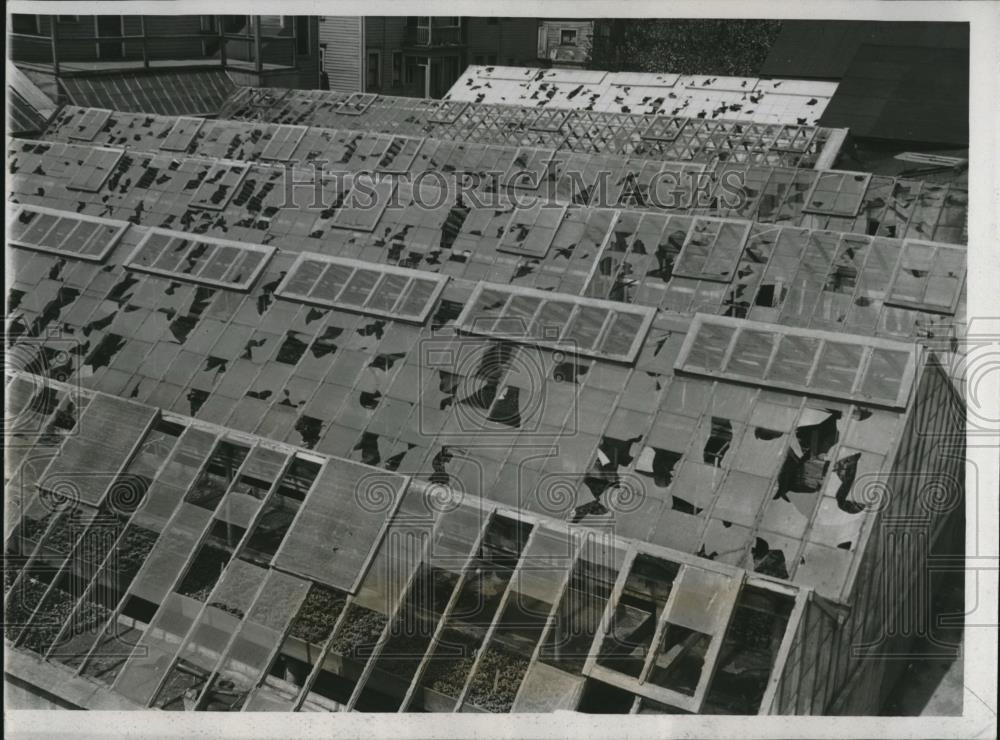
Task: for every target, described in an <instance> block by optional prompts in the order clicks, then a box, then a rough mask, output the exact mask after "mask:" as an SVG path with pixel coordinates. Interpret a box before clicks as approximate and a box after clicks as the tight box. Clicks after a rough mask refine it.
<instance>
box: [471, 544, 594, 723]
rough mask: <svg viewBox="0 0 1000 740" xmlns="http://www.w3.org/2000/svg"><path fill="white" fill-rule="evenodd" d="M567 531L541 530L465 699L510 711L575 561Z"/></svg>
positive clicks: (495, 709)
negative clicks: (573, 560) (563, 583)
mask: <svg viewBox="0 0 1000 740" xmlns="http://www.w3.org/2000/svg"><path fill="white" fill-rule="evenodd" d="M573 547H574V543H573V541H572V538H571V537H570V536H569V535H568V534H566V533H556V532H551V531H548V530H541V531H539V532H537V533H536V534H535V536H534V538H533V539H532V540H531V543H530V544H529V545H528V549H527V550H526V551H525V553H524V556H523V560H524V562H523V563H522V565H521V568H520V570H518V572H517V573H516V574H515V576H514V579H513V580H512V581H511V584H510V596H509V597H508V599H507V604H506V606H505V607H504V611H503V614H502V615H501V617H500V620H499V622H498V623H497V627H496V629H495V630H494V632H493V637H492V639H491V640H490V642H489V643H488V645H487V647H486V650H485V652H484V653H483V657H482V659H481V660H480V663H479V667H478V668H477V669H476V673H475V675H474V676H473V677H472V680H471V682H470V684H469V692H468V695H467V696H466V703H467V704H471V705H473V706H475V707H478V708H480V709H485V710H487V711H491V712H509V711H510V709H511V707H512V706H513V703H514V697H515V696H516V695H517V691H518V689H519V688H520V686H521V681H522V680H523V679H524V674H525V672H526V671H527V670H528V660H529V658H530V656H531V655H532V654H533V652H534V650H535V645H536V644H537V643H538V640H539V639H540V638H541V636H542V630H543V629H544V628H545V622H546V620H547V619H548V615H549V613H550V612H551V611H552V607H553V605H554V602H555V599H556V598H557V596H558V594H559V588H560V585H561V584H562V582H563V580H564V579H565V577H566V571H567V569H568V568H569V567H570V564H571V562H572V553H573Z"/></svg>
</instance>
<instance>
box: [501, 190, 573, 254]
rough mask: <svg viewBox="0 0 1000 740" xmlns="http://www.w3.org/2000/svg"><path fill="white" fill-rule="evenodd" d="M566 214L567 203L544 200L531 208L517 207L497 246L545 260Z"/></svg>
mask: <svg viewBox="0 0 1000 740" xmlns="http://www.w3.org/2000/svg"><path fill="white" fill-rule="evenodd" d="M565 214H566V206H556V205H553V204H549V203H546V202H545V201H541V200H539V201H536V202H535V203H533V204H532V205H531V206H529V207H528V208H519V209H516V210H515V211H514V212H513V213H512V214H511V216H510V220H509V221H508V222H507V225H506V226H505V227H504V230H503V234H501V236H500V242H499V244H498V245H497V249H498V250H499V251H501V252H509V253H511V254H521V255H525V256H527V257H535V258H537V259H542V258H543V257H545V255H546V253H547V252H548V251H549V247H550V246H551V244H552V240H553V239H554V238H555V235H556V229H558V228H559V224H561V223H562V220H563V216H564V215H565Z"/></svg>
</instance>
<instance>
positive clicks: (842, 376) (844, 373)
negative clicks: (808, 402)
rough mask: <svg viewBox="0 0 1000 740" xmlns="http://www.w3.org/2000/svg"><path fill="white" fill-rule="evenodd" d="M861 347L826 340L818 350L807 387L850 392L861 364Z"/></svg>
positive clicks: (818, 389)
mask: <svg viewBox="0 0 1000 740" xmlns="http://www.w3.org/2000/svg"><path fill="white" fill-rule="evenodd" d="M862 351H863V347H860V346H858V345H852V344H843V343H841V342H830V341H827V342H825V343H824V345H823V350H822V351H821V352H820V356H819V361H818V363H817V364H816V372H815V373H814V375H813V378H812V381H811V382H810V383H809V387H810V388H813V389H815V390H817V391H821V392H822V391H836V392H839V393H850V392H851V389H852V388H853V387H854V379H855V378H856V377H857V374H858V367H859V366H860V365H861V355H862Z"/></svg>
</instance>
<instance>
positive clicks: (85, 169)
mask: <svg viewBox="0 0 1000 740" xmlns="http://www.w3.org/2000/svg"><path fill="white" fill-rule="evenodd" d="M124 154H125V151H124V150H123V149H109V148H107V147H94V148H93V149H90V150H88V151H87V155H86V156H85V157H84V159H83V162H82V163H81V164H80V165H79V166H78V167H77V168H76V171H75V172H74V173H73V177H72V178H70V181H69V183H67V185H66V187H67V188H69V189H70V190H83V191H84V192H87V193H96V192H97V191H98V190H100V189H101V188H102V187H104V181H105V180H107V179H108V175H110V174H111V170H113V169H114V168H115V167H116V166H117V165H118V162H119V161H121V158H122V156H123V155H124Z"/></svg>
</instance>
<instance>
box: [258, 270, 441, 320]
mask: <svg viewBox="0 0 1000 740" xmlns="http://www.w3.org/2000/svg"><path fill="white" fill-rule="evenodd" d="M447 282H448V276H447V275H437V274H434V273H429V272H424V271H422V270H411V269H409V268H406V267H395V266H392V265H376V264H372V263H370V262H363V261H360V260H352V259H347V258H341V257H327V256H326V255H321V254H316V253H314V252H303V253H302V254H300V255H299V256H298V257H297V258H296V260H295V263H294V264H293V265H292V267H291V269H289V270H288V274H287V275H286V276H285V278H284V280H282V282H281V284H280V285H279V286H278V288H277V289H276V291H275V292H276V293H277V295H279V296H281V297H282V298H285V299H288V300H293V301H303V302H305V303H315V304H318V305H322V306H331V307H334V308H343V309H347V310H349V311H356V312H358V313H364V314H371V315H374V316H386V317H389V318H392V319H397V320H399V321H408V322H415V323H419V324H422V323H423V322H424V321H426V320H427V317H428V316H429V315H430V312H431V310H432V309H433V308H434V305H435V304H436V303H437V299H438V297H439V296H440V295H441V291H443V290H444V286H445V284H446V283H447Z"/></svg>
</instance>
